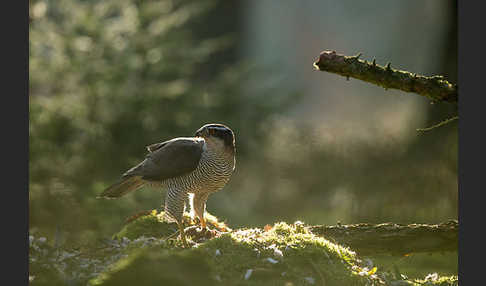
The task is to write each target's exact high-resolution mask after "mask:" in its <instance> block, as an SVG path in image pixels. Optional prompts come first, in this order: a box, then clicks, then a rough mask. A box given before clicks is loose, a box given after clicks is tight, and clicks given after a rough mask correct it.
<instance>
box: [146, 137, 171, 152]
mask: <svg viewBox="0 0 486 286" xmlns="http://www.w3.org/2000/svg"><path fill="white" fill-rule="evenodd" d="M172 140H174V139H172ZM172 140H168V141H164V142H160V143H155V144H151V145H148V146H146V147H145V148H147V150H148V151H149V152H154V151H155V150H157V149H160V147H162V146H164V145H165V144H167V143H169V142H171V141H172Z"/></svg>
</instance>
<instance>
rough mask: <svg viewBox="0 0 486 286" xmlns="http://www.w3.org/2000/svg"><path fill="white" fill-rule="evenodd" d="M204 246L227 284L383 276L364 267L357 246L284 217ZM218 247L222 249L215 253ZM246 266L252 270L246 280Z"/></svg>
mask: <svg viewBox="0 0 486 286" xmlns="http://www.w3.org/2000/svg"><path fill="white" fill-rule="evenodd" d="M200 248H201V249H205V250H206V252H207V253H209V254H210V255H211V256H212V257H213V260H211V265H212V267H213V269H214V270H215V272H216V273H218V274H219V276H220V278H221V279H222V281H223V282H224V283H228V284H229V283H232V282H235V281H240V282H242V281H244V282H245V285H263V284H264V283H265V282H268V281H270V280H271V281H272V282H273V283H276V284H278V285H284V284H285V283H288V282H290V283H296V284H297V285H300V284H302V283H305V279H306V277H307V279H310V280H312V279H313V280H314V281H319V280H323V279H324V280H325V282H324V283H326V285H364V284H366V283H373V282H374V283H378V280H379V279H378V277H377V276H376V275H372V274H373V273H370V274H368V272H369V271H363V269H364V268H362V267H361V266H360V265H359V263H360V261H359V259H358V258H357V256H356V254H355V253H354V252H353V251H351V250H349V249H348V248H345V247H342V246H340V245H337V244H334V243H331V242H329V241H328V240H326V239H324V238H321V237H317V236H314V235H313V234H311V233H309V232H307V231H306V230H305V229H304V228H303V227H301V225H300V224H294V225H289V224H286V223H284V222H280V223H277V224H275V225H274V226H273V227H272V228H271V229H270V230H268V231H264V230H262V229H259V228H252V229H241V230H236V231H234V232H232V233H228V234H225V235H223V236H221V237H219V238H215V239H212V240H210V241H208V242H207V243H205V244H204V245H202V246H201V247H200ZM216 250H218V251H219V253H221V254H220V255H216ZM269 259H270V260H271V261H273V263H272V262H271V261H269ZM248 269H251V270H252V274H251V276H250V277H249V278H248V280H244V275H245V273H246V272H247V271H248ZM360 272H361V275H360V274H359V273H360ZM267 280H268V281H267ZM262 283H263V284H262Z"/></svg>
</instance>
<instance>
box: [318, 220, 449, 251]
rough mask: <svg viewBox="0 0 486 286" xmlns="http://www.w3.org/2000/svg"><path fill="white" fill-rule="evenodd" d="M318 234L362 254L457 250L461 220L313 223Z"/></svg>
mask: <svg viewBox="0 0 486 286" xmlns="http://www.w3.org/2000/svg"><path fill="white" fill-rule="evenodd" d="M309 230H310V231H311V232H312V233H314V234H315V235H318V236H323V237H326V238H327V239H332V240H334V241H336V242H337V243H339V244H343V245H347V246H349V247H351V248H352V249H355V250H356V251H358V252H359V253H360V254H361V255H371V254H374V255H376V254H391V255H405V254H410V253H418V252H443V251H457V246H458V222H457V221H455V220H451V221H448V222H444V223H441V224H433V225H430V224H409V225H400V224H395V223H382V224H367V223H360V224H351V225H337V226H325V225H317V226H310V227H309Z"/></svg>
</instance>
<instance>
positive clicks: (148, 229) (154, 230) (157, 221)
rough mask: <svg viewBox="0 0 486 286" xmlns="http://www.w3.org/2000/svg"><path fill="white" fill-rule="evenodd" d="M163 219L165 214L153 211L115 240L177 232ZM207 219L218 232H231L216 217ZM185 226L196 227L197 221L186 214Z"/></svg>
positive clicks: (175, 227)
mask: <svg viewBox="0 0 486 286" xmlns="http://www.w3.org/2000/svg"><path fill="white" fill-rule="evenodd" d="M163 217H164V212H160V213H157V211H156V210H153V211H152V212H151V213H149V214H147V215H144V216H140V217H138V218H136V219H135V220H133V221H131V222H129V223H127V224H126V225H124V226H123V228H122V229H121V230H120V231H119V232H118V233H116V234H114V235H113V239H121V238H123V237H126V238H128V239H136V238H138V237H141V236H145V237H158V238H160V237H168V236H170V235H172V234H174V233H175V232H176V231H177V225H176V224H175V223H167V222H165V221H164V219H163ZM205 218H206V221H207V224H208V225H209V226H210V227H213V228H216V229H218V230H230V229H229V228H228V227H227V226H226V224H225V223H224V222H220V221H218V219H217V218H216V217H215V216H213V215H211V214H209V213H206V214H205ZM184 224H185V226H191V225H196V221H191V217H190V215H189V213H184Z"/></svg>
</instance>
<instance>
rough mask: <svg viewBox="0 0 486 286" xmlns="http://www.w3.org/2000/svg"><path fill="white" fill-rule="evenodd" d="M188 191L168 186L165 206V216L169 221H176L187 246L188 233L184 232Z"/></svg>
mask: <svg viewBox="0 0 486 286" xmlns="http://www.w3.org/2000/svg"><path fill="white" fill-rule="evenodd" d="M186 197H187V192H186V191H184V190H180V189H175V188H174V189H173V188H168V191H167V197H166V199H165V206H164V218H165V219H166V221H168V222H176V223H177V226H178V227H179V231H180V233H181V239H182V243H183V244H184V247H187V241H186V235H185V232H184V216H183V215H184V201H185V198H186Z"/></svg>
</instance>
